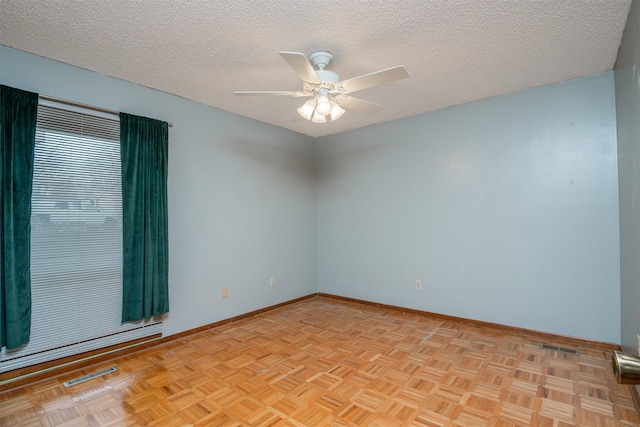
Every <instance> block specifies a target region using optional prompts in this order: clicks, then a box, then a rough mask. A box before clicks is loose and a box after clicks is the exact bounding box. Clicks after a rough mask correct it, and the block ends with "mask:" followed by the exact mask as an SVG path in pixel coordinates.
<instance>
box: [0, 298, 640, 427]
mask: <svg viewBox="0 0 640 427" xmlns="http://www.w3.org/2000/svg"><path fill="white" fill-rule="evenodd" d="M539 339H540V338H536V337H531V336H529V337H528V336H519V335H515V334H513V333H508V332H505V331H500V330H493V329H483V328H479V327H475V326H472V325H468V324H460V323H457V322H453V321H443V320H440V319H435V318H430V317H426V316H420V315H415V314H403V313H401V312H399V311H394V310H386V309H381V308H376V307H372V306H369V305H361V304H354V303H348V302H343V301H338V300H333V299H329V298H323V297H318V298H313V299H308V300H305V301H301V302H298V303H295V304H292V305H288V306H285V307H281V308H279V309H276V310H273V311H269V312H267V313H263V314H261V315H258V316H254V317H251V318H247V319H244V320H240V321H237V322H234V323H230V324H227V325H224V326H221V327H218V328H215V329H211V330H209V331H206V332H201V333H198V334H194V335H191V336H189V337H187V338H184V339H178V340H175V341H171V342H169V343H165V344H163V345H160V346H157V347H153V348H150V349H147V350H143V351H140V352H137V353H134V354H131V355H129V356H126V357H122V358H119V359H114V360H112V361H111V362H110V363H103V364H99V365H95V366H93V367H90V368H86V369H83V370H82V371H76V372H73V373H68V374H65V375H61V376H60V377H57V378H52V379H49V380H45V381H41V382H38V383H34V384H31V385H28V386H25V387H21V388H18V389H14V390H9V391H7V392H5V393H3V394H1V395H0V426H2V427H8V426H138V425H148V426H190V425H193V426H273V427H275V426H485V425H486V426H529V425H533V426H538V425H540V426H572V425H589V426H631V425H639V423H640V420H639V419H638V415H637V413H636V411H635V409H634V405H633V401H632V397H631V393H630V388H629V386H622V385H619V384H617V383H616V382H615V380H614V379H613V375H612V368H611V362H610V359H611V354H610V353H609V352H606V351H602V350H597V349H593V348H588V347H580V348H577V349H578V350H579V351H580V354H579V355H572V354H565V353H561V352H554V351H547V350H542V349H540V348H539V345H540V344H541V342H540V341H539ZM552 344H553V343H552ZM114 365H115V366H117V368H118V371H117V372H114V373H112V374H108V375H106V376H103V377H99V378H96V379H93V380H90V381H88V382H85V383H81V384H78V385H76V386H74V387H70V388H65V387H64V386H63V385H62V383H63V382H64V381H67V380H69V379H72V378H75V377H78V376H81V375H85V374H87V373H92V372H95V371H97V370H99V369H103V368H106V367H109V366H114Z"/></svg>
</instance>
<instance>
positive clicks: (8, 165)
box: [0, 85, 38, 349]
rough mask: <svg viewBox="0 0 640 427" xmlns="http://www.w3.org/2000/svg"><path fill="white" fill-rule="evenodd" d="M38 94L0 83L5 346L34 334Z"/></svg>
mask: <svg viewBox="0 0 640 427" xmlns="http://www.w3.org/2000/svg"><path fill="white" fill-rule="evenodd" d="M37 112H38V94H36V93H32V92H25V91H23V90H20V89H14V88H11V87H8V86H4V85H0V176H2V184H1V185H0V220H2V229H1V231H2V233H0V234H1V235H0V256H1V259H0V346H6V347H7V348H8V349H11V348H16V347H19V346H21V345H23V344H26V343H27V342H28V341H29V336H30V334H31V188H32V183H33V156H34V151H35V144H36V116H37Z"/></svg>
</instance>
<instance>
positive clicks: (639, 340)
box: [636, 335, 640, 356]
mask: <svg viewBox="0 0 640 427" xmlns="http://www.w3.org/2000/svg"><path fill="white" fill-rule="evenodd" d="M636 337H637V338H638V346H637V347H636V352H637V353H638V356H640V335H636Z"/></svg>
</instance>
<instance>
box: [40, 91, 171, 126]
mask: <svg viewBox="0 0 640 427" xmlns="http://www.w3.org/2000/svg"><path fill="white" fill-rule="evenodd" d="M38 97H39V98H40V99H44V100H45V101H52V102H58V103H60V104H66V105H71V106H73V107H81V108H86V109H88V110H93V111H99V112H101V113H107V114H113V115H114V116H118V115H120V112H119V111H115V110H109V109H107V108H102V107H96V106H95V105H88V104H81V103H79V102H75V101H69V100H67V99H60V98H54V97H53V96H48V95H40V94H38ZM168 123H169V127H173V123H171V122H168Z"/></svg>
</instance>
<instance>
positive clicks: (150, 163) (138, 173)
mask: <svg viewBox="0 0 640 427" xmlns="http://www.w3.org/2000/svg"><path fill="white" fill-rule="evenodd" d="M168 142H169V126H168V123H167V122H161V121H159V120H154V119H149V118H146V117H138V116H132V115H129V114H125V113H120V146H121V157H122V228H123V230H122V235H123V239H124V243H123V249H124V253H123V256H124V265H123V295H122V297H123V299H122V321H123V322H127V321H136V320H140V319H145V318H148V317H151V316H159V315H161V314H164V313H166V312H168V311H169V277H168V276H169V275H168V272H169V269H168V263H169V244H168V241H169V237H168V229H167V166H168V149H169V144H168Z"/></svg>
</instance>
